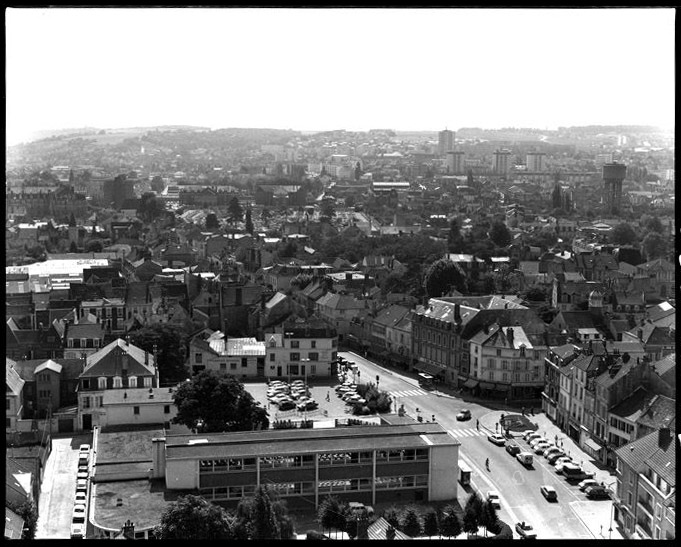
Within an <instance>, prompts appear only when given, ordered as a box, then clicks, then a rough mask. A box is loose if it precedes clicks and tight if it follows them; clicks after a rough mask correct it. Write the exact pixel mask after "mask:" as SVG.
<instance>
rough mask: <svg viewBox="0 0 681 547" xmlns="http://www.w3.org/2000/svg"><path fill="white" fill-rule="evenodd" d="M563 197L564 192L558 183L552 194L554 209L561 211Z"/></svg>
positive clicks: (552, 206)
mask: <svg viewBox="0 0 681 547" xmlns="http://www.w3.org/2000/svg"><path fill="white" fill-rule="evenodd" d="M561 197H562V192H561V190H560V184H558V182H556V185H555V186H554V187H553V192H552V193H551V208H552V209H560V207H561Z"/></svg>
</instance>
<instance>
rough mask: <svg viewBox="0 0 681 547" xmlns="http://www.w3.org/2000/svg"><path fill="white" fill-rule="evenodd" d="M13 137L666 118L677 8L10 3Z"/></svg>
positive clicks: (9, 133) (669, 123)
mask: <svg viewBox="0 0 681 547" xmlns="http://www.w3.org/2000/svg"><path fill="white" fill-rule="evenodd" d="M5 26H6V34H5V39H6V48H5V55H6V65H5V74H6V137H7V144H8V145H12V144H16V143H18V142H22V141H23V140H26V139H29V138H30V135H31V134H32V133H33V132H34V131H37V130H51V129H64V128H80V127H96V128H103V129H115V128H124V127H146V126H156V125H196V126H202V127H209V128H212V129H218V128H226V127H251V128H256V127H268V128H276V129H294V130H300V131H313V130H316V131H324V130H332V129H346V130H349V131H353V130H354V131H366V130H369V129H395V130H402V131H436V130H441V129H444V128H448V129H452V130H457V129H459V128H462V127H481V128H490V129H493V128H502V127H535V128H540V129H555V128H557V127H559V126H570V125H600V124H602V125H618V124H636V125H637V124H642V125H656V126H659V127H662V128H665V129H668V128H673V126H674V116H675V101H674V98H675V77H674V68H675V67H674V47H675V42H674V28H675V10H674V9H672V8H624V9H622V8H597V9H578V8H576V9H550V8H545V9H542V8H529V9H481V8H474V9H449V8H448V9H415V8H410V9H387V8H382V9H381V8H378V9H357V8H355V9H352V8H350V9H328V8H326V9H288V8H245V9H243V8H239V9H235V8H216V9H210V8H203V9H194V8H149V9H134V8H132V9H131V8H126V9H124V8H64V9H62V8H40V9H22V8H7V9H6V12H5Z"/></svg>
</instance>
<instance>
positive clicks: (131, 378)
mask: <svg viewBox="0 0 681 547" xmlns="http://www.w3.org/2000/svg"><path fill="white" fill-rule="evenodd" d="M128 387H137V376H129V377H128Z"/></svg>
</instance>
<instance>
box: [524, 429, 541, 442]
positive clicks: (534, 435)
mask: <svg viewBox="0 0 681 547" xmlns="http://www.w3.org/2000/svg"><path fill="white" fill-rule="evenodd" d="M539 438H543V435H542V434H541V433H538V432H536V431H533V432H532V433H530V434H529V435H528V436H527V437H525V440H526V441H527V442H528V443H531V442H532V441H533V440H534V439H539Z"/></svg>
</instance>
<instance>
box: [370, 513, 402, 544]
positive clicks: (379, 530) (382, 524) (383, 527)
mask: <svg viewBox="0 0 681 547" xmlns="http://www.w3.org/2000/svg"><path fill="white" fill-rule="evenodd" d="M389 526H390V523H389V522H388V521H387V520H385V519H384V518H383V517H378V520H376V521H374V522H372V523H371V524H370V525H369V528H368V530H367V534H368V536H369V539H383V540H385V539H386V531H387V530H388V527H389ZM395 539H412V537H411V536H408V535H407V534H405V533H404V532H401V531H400V530H398V529H397V528H395Z"/></svg>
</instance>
